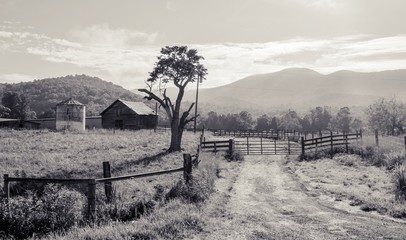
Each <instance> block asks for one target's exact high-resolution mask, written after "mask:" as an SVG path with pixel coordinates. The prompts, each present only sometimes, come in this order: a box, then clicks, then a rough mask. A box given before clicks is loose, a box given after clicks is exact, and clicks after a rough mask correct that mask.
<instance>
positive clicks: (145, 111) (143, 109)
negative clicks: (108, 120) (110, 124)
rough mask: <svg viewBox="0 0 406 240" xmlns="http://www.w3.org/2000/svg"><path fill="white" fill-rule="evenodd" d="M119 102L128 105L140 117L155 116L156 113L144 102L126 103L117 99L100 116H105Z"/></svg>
mask: <svg viewBox="0 0 406 240" xmlns="http://www.w3.org/2000/svg"><path fill="white" fill-rule="evenodd" d="M117 102H121V103H123V104H124V105H126V106H127V107H128V108H129V109H131V110H132V111H133V112H135V113H136V114H138V115H155V111H154V110H152V109H151V108H150V107H148V106H147V105H146V104H145V103H143V102H129V101H124V100H121V99H117V100H116V101H114V102H113V103H112V104H111V105H110V106H108V107H107V108H106V109H105V110H104V111H103V112H102V113H100V115H103V113H105V112H106V111H107V110H109V109H110V108H111V107H112V106H114V105H115V104H116V103H117Z"/></svg>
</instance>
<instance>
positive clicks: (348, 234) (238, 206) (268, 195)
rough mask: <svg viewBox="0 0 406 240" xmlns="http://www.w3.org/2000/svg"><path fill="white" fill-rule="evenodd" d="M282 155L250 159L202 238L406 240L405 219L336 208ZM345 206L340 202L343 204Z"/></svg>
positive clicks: (354, 209) (332, 202) (248, 158)
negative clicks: (290, 167) (302, 179)
mask: <svg viewBox="0 0 406 240" xmlns="http://www.w3.org/2000/svg"><path fill="white" fill-rule="evenodd" d="M283 158H284V157H283V156H249V157H246V160H245V162H244V163H243V166H242V168H241V172H240V174H239V176H238V178H237V180H236V182H235V184H234V186H233V190H232V192H231V196H230V200H229V202H228V204H227V205H226V212H227V215H226V216H225V217H223V219H222V220H220V221H218V222H217V221H216V224H215V227H214V229H211V230H210V233H208V234H205V236H201V238H204V239H406V221H398V220H393V219H391V218H389V217H385V216H381V215H378V214H372V213H364V212H362V211H360V210H356V208H353V209H352V210H351V209H350V211H349V210H348V209H346V210H343V209H340V208H339V207H337V206H336V205H337V204H339V203H337V202H334V201H329V200H328V198H327V197H326V196H324V197H323V196H320V195H316V194H314V196H312V193H311V192H310V191H307V190H306V188H305V187H304V186H303V185H301V184H300V183H298V181H297V180H296V179H295V176H294V175H293V174H291V173H289V172H288V171H286V170H285V168H284V166H283V164H282V163H283ZM341 204H343V203H341Z"/></svg>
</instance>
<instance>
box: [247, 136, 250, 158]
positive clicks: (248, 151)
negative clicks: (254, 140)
mask: <svg viewBox="0 0 406 240" xmlns="http://www.w3.org/2000/svg"><path fill="white" fill-rule="evenodd" d="M248 139H249V137H247V155H250V144H249V140H248Z"/></svg>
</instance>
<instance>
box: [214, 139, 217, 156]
mask: <svg viewBox="0 0 406 240" xmlns="http://www.w3.org/2000/svg"><path fill="white" fill-rule="evenodd" d="M214 154H217V144H216V142H214Z"/></svg>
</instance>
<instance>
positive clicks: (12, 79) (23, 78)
mask: <svg viewBox="0 0 406 240" xmlns="http://www.w3.org/2000/svg"><path fill="white" fill-rule="evenodd" d="M34 79H36V77H35V76H31V75H26V74H20V73H10V74H0V82H7V83H20V82H28V81H33V80H34Z"/></svg>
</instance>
